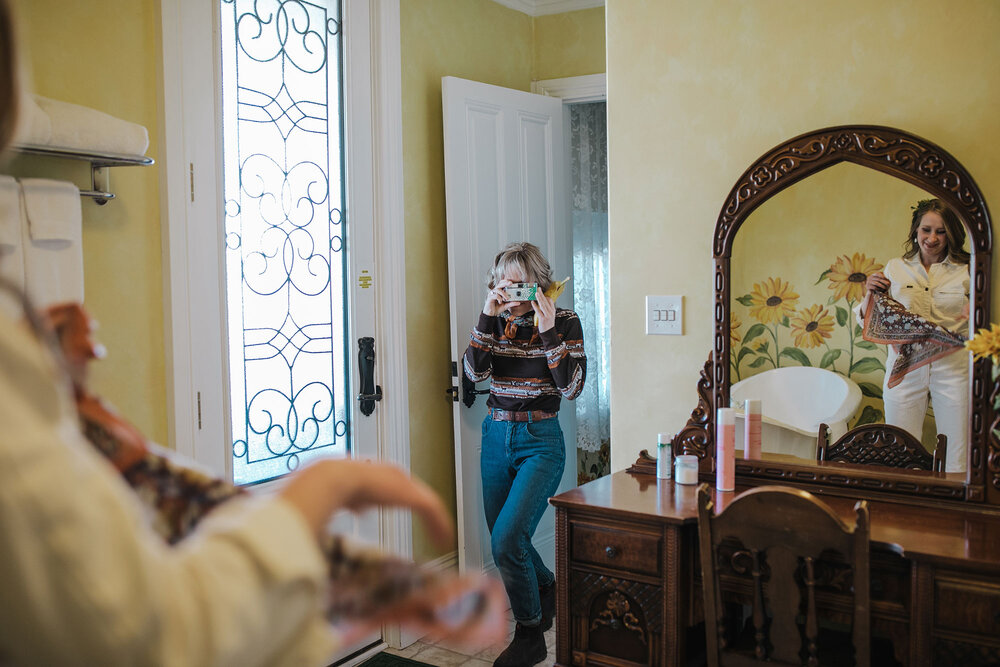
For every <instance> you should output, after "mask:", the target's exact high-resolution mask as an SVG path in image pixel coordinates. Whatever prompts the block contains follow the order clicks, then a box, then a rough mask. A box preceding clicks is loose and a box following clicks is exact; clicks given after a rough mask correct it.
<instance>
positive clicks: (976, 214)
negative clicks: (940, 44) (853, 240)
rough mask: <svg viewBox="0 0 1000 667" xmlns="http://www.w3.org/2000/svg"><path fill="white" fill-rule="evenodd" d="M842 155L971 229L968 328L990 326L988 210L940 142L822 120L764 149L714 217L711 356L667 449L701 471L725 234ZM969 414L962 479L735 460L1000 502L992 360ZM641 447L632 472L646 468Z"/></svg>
mask: <svg viewBox="0 0 1000 667" xmlns="http://www.w3.org/2000/svg"><path fill="white" fill-rule="evenodd" d="M840 162H851V163H854V164H857V165H861V166H863V167H868V168H871V169H875V170H877V171H881V172H883V173H886V174H889V175H891V176H895V177H896V178H900V179H902V180H904V181H907V182H909V183H911V184H912V185H915V186H917V187H920V188H922V189H924V190H925V191H927V192H929V193H931V195H932V196H934V197H937V198H939V199H941V200H943V201H944V202H946V203H947V204H948V205H950V206H951V207H952V208H954V210H955V211H956V212H958V214H959V216H960V217H961V218H962V220H963V222H964V223H965V225H966V229H967V231H968V233H969V237H970V243H971V247H972V249H973V259H972V263H971V265H970V280H971V282H970V284H971V285H972V286H973V297H972V300H971V313H970V315H971V319H972V322H973V324H974V327H975V330H978V329H979V328H981V327H984V326H988V324H989V308H990V266H991V262H990V258H991V252H992V233H991V226H990V215H989V210H988V209H987V207H986V202H985V201H984V199H983V196H982V193H981V192H980V190H979V187H978V186H977V185H976V183H975V181H973V179H972V176H970V175H969V173H968V172H967V171H966V170H965V168H964V167H963V166H962V165H961V164H960V163H959V162H958V160H956V159H955V158H954V157H952V156H951V155H950V154H949V153H948V152H947V151H945V150H944V149H942V148H941V147H939V146H937V145H935V144H933V143H931V142H929V141H927V140H925V139H922V138H920V137H917V136H914V135H912V134H909V133H907V132H903V131H902V130H897V129H893V128H889V127H879V126H869V125H844V126H840V127H830V128H826V129H822V130H818V131H815V132H809V133H807V134H803V135H800V136H798V137H795V138H794V139H790V140H789V141H786V142H784V143H782V144H781V145H779V146H777V147H775V148H774V149H772V150H770V151H768V152H767V153H765V154H764V155H763V156H762V157H760V158H759V159H758V160H756V161H755V162H754V163H753V164H752V165H751V166H750V167H749V168H748V169H747V170H746V171H745V172H743V175H742V176H740V178H739V180H738V181H737V182H736V185H735V186H734V187H733V189H732V190H731V191H730V193H729V196H728V197H727V198H726V201H725V204H724V205H723V207H722V211H721V213H720V214H719V218H718V221H717V222H716V225H715V235H714V237H713V255H714V258H715V276H714V290H715V309H714V317H715V329H714V335H715V337H714V345H713V349H712V354H711V355H710V357H709V360H708V362H707V363H706V364H705V369H704V370H703V371H702V375H701V380H700V381H699V383H698V395H699V401H698V407H697V408H695V410H694V411H693V412H692V413H691V418H690V419H689V420H688V423H687V425H686V426H685V427H684V428H683V429H682V430H681V431H680V433H678V434H677V437H676V439H675V440H674V451H675V453H678V454H680V453H688V454H696V455H697V456H699V458H700V459H701V470H702V473H703V474H704V473H710V472H711V471H712V470H713V468H714V455H715V447H714V441H715V407H716V406H728V405H729V386H730V377H729V373H730V364H729V358H730V349H729V345H730V335H729V304H730V258H731V254H732V248H733V239H734V237H735V235H736V232H737V231H738V230H739V228H740V226H741V225H742V224H743V222H744V221H745V220H746V219H747V217H748V216H749V215H750V214H751V213H752V212H753V211H754V210H755V209H756V208H757V207H759V206H760V205H761V204H762V203H764V202H765V201H766V200H768V199H769V198H771V197H773V196H774V195H776V194H777V193H779V192H781V191H782V190H784V189H785V188H788V187H789V186H791V185H794V184H795V183H797V182H799V181H801V180H803V179H804V178H806V177H808V176H811V175H813V174H815V173H817V172H819V171H822V170H823V169H826V168H828V167H832V166H833V165H835V164H839V163H840ZM970 380H971V391H972V395H971V402H970V421H969V468H968V472H967V473H966V479H965V483H964V484H963V483H960V482H956V481H954V480H946V479H944V477H943V475H941V474H936V475H935V474H930V473H928V474H926V475H913V474H911V473H903V472H900V473H893V472H886V471H885V469H884V468H880V469H878V470H877V471H875V470H872V469H871V468H868V467H866V466H850V465H846V466H837V467H836V468H831V467H821V466H809V465H796V464H788V463H776V462H770V461H747V460H737V462H736V474H737V476H738V477H742V478H743V479H744V481H753V480H758V481H761V482H764V481H767V482H771V483H773V482H775V481H780V482H783V483H789V482H793V483H806V484H822V485H824V486H826V487H828V488H831V487H832V488H831V490H835V489H836V488H837V487H840V488H841V489H842V490H843V491H847V490H850V492H851V494H852V495H872V496H875V495H883V494H892V495H897V494H909V495H915V496H921V497H932V498H938V499H949V500H955V501H964V502H975V503H983V502H985V503H988V504H997V505H1000V442H998V441H997V439H996V438H994V437H993V436H992V430H993V428H995V427H997V425H998V422H1000V419H996V417H995V415H994V411H993V409H992V405H993V397H994V396H995V395H996V393H997V388H995V387H993V381H992V379H991V376H990V366H989V363H988V362H986V361H977V362H976V363H975V364H974V366H973V370H972V374H971V377H970ZM651 460H652V459H650V458H649V457H648V455H646V454H645V452H644V453H643V455H640V457H639V460H638V461H637V462H636V465H635V466H633V468H632V469H633V470H643V471H645V470H649V468H650V461H651Z"/></svg>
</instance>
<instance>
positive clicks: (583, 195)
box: [567, 100, 611, 484]
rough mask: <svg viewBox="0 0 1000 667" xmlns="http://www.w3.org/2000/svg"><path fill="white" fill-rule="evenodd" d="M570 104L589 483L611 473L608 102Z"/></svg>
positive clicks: (582, 433) (580, 460) (580, 469)
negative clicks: (583, 348)
mask: <svg viewBox="0 0 1000 667" xmlns="http://www.w3.org/2000/svg"><path fill="white" fill-rule="evenodd" d="M567 107H568V112H569V113H568V115H569V123H568V124H567V134H568V137H567V144H568V145H569V148H570V159H569V179H568V181H569V187H570V202H571V204H570V213H571V218H572V235H573V276H574V281H573V304H574V308H575V310H576V313H577V315H578V316H579V318H580V323H581V325H582V326H583V340H584V346H585V348H586V351H587V381H586V383H585V384H584V388H583V392H582V393H581V394H580V396H578V397H577V399H576V400H575V401H574V403H575V409H576V419H577V435H576V454H577V456H576V473H577V474H576V479H577V484H585V483H586V482H589V481H591V480H594V479H597V478H598V477H603V476H604V475H606V474H608V473H609V472H610V468H611V409H610V397H609V394H608V353H609V347H610V340H609V335H608V334H609V316H608V314H609V305H610V304H609V301H608V299H609V291H608V290H609V285H608V278H609V274H608V123H607V102H606V101H604V100H598V101H592V102H578V103H573V104H568V105H567Z"/></svg>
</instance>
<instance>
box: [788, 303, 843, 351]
mask: <svg viewBox="0 0 1000 667" xmlns="http://www.w3.org/2000/svg"><path fill="white" fill-rule="evenodd" d="M789 325H790V326H791V329H792V340H794V341H795V347H804V348H807V349H810V348H814V347H819V346H820V345H822V344H823V343H824V342H825V340H826V339H827V338H829V337H830V335H831V334H832V333H833V316H832V315H830V314H829V313H828V312H826V308H824V307H823V306H821V305H819V304H814V305H812V306H809V307H808V308H806V309H805V310H802V311H799V312H798V313H796V315H795V317H793V318H792V319H791V320H790V322H789Z"/></svg>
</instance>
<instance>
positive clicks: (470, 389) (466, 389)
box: [455, 373, 490, 408]
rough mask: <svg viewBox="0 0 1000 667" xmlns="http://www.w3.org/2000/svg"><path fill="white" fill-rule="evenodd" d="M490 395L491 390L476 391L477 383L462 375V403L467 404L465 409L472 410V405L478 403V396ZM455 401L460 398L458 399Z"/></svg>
mask: <svg viewBox="0 0 1000 667" xmlns="http://www.w3.org/2000/svg"><path fill="white" fill-rule="evenodd" d="M489 393H490V390H489V389H476V383H475V382H473V381H472V380H470V379H469V377H468V376H467V375H466V374H465V373H462V402H463V403H465V407H467V408H471V407H472V404H473V403H475V402H476V396H477V395H480V394H489ZM455 400H458V398H457V397H456V398H455Z"/></svg>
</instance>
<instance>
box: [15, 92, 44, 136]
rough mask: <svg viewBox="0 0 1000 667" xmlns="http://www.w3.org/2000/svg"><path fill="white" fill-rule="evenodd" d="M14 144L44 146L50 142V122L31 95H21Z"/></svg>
mask: <svg viewBox="0 0 1000 667" xmlns="http://www.w3.org/2000/svg"><path fill="white" fill-rule="evenodd" d="M20 106H21V108H20V109H19V111H18V119H17V130H16V132H15V133H14V143H15V144H34V145H39V146H44V145H47V144H49V143H50V142H51V141H52V121H51V120H50V119H49V115H48V114H47V113H45V112H44V111H42V108H41V107H40V106H38V103H37V102H35V98H34V97H33V96H31V95H21V105H20Z"/></svg>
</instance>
